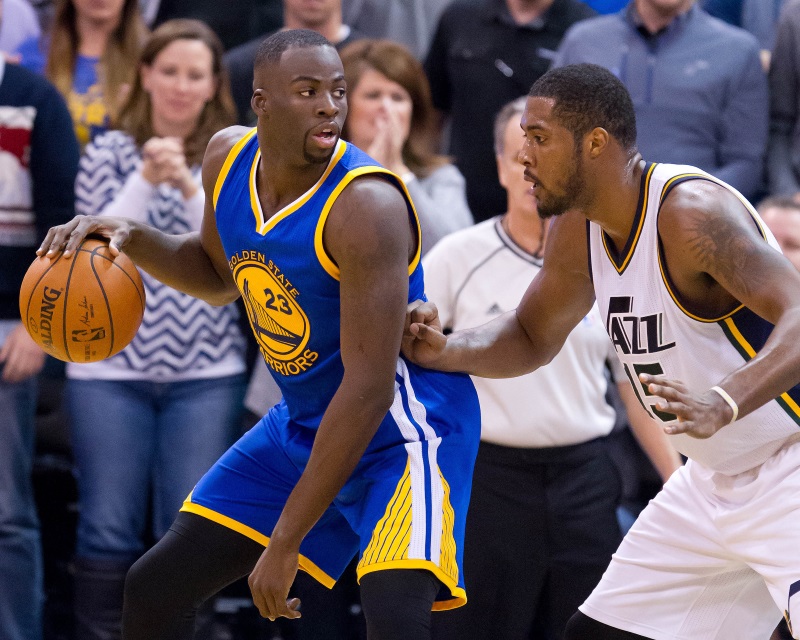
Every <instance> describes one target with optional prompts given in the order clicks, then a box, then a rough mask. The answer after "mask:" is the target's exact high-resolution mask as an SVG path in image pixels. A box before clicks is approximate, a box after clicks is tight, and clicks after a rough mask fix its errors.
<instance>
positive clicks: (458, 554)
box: [182, 359, 480, 610]
mask: <svg viewBox="0 0 800 640" xmlns="http://www.w3.org/2000/svg"><path fill="white" fill-rule="evenodd" d="M315 433H316V430H315V429H311V428H308V427H303V426H300V425H298V424H297V423H294V422H293V421H292V420H291V419H290V417H289V410H288V408H287V407H286V404H285V403H284V402H280V403H279V404H278V405H276V406H275V407H273V408H272V410H270V412H269V413H268V414H267V415H266V416H264V418H262V419H261V421H259V423H258V424H256V426H254V427H253V428H252V429H250V431H248V432H247V433H246V434H245V435H244V436H242V438H241V439H240V440H239V441H238V442H237V443H236V444H235V445H233V447H231V448H230V449H229V450H228V451H227V452H226V453H225V454H224V455H223V456H222V457H221V458H220V459H219V460H218V461H217V463H216V464H215V465H214V466H213V467H212V468H211V469H210V470H209V471H208V473H206V475H205V476H204V477H203V478H202V479H201V480H200V482H198V484H197V486H196V487H195V488H194V490H193V491H192V493H191V494H190V495H189V497H188V498H187V499H186V502H185V503H184V505H183V508H182V510H183V511H188V512H191V513H195V514H198V515H201V516H204V517H206V518H209V519H210V520H213V521H215V522H217V523H219V524H222V525H224V526H226V527H229V528H231V529H233V530H235V531H238V532H239V533H242V534H243V535H246V536H247V537H249V538H251V539H253V540H255V541H257V542H259V543H261V544H263V545H265V546H266V545H267V544H269V536H270V534H271V532H272V530H273V528H274V527H275V524H276V523H277V521H278V518H279V517H280V515H281V511H282V510H283V506H284V504H285V503H286V500H287V498H288V496H289V494H290V493H291V491H292V489H293V488H294V486H295V484H296V483H297V481H298V479H299V477H300V474H301V473H302V472H303V469H304V468H305V465H306V463H307V461H308V457H309V454H310V452H311V447H312V445H313V443H314V435H315ZM479 439H480V410H479V407H478V398H477V395H476V393H475V389H474V387H473V385H472V381H471V380H470V379H469V377H468V376H466V375H462V374H444V373H441V372H436V371H429V370H426V369H422V368H419V367H415V366H414V365H412V364H408V363H406V362H405V361H403V360H402V359H401V360H398V369H397V375H396V378H395V396H394V402H393V405H392V408H391V410H390V411H389V413H388V414H387V415H386V417H385V418H384V420H383V421H382V422H381V425H380V427H379V428H378V431H377V433H376V434H375V436H374V437H373V439H372V441H371V442H370V444H369V446H368V448H367V450H366V452H365V454H364V456H363V457H362V459H361V460H360V462H359V464H358V466H357V467H356V469H355V471H354V472H353V474H352V476H351V477H350V479H349V480H348V481H347V483H346V484H345V485H344V487H343V488H342V490H341V491H340V492H339V494H338V495H337V497H336V499H335V500H334V502H333V504H331V506H330V507H329V508H328V509H327V510H326V511H325V513H324V514H323V516H322V517H321V518H320V519H319V521H318V522H317V524H316V525H315V526H314V527H313V528H312V529H311V531H310V532H309V533H308V535H307V536H306V537H305V539H304V540H303V542H302V544H301V545H300V569H302V570H304V571H306V572H307V573H309V574H310V575H311V576H313V577H314V578H316V579H317V580H318V581H319V582H321V583H322V584H324V585H325V586H327V587H329V588H330V587H332V586H333V584H334V583H335V581H336V580H337V579H338V578H339V576H340V575H341V573H342V572H343V571H344V569H345V568H346V567H347V565H348V564H349V562H350V560H351V559H352V558H353V556H354V555H355V553H356V552H357V551H360V562H359V563H358V570H357V573H358V579H359V580H360V579H361V577H362V576H363V575H365V574H367V573H370V572H372V571H380V570H382V569H426V570H428V571H431V572H432V573H433V574H434V575H435V576H436V577H437V578H438V579H439V580H440V581H441V583H442V585H443V586H442V589H441V590H440V593H439V595H438V596H437V600H436V602H435V603H434V606H433V609H434V610H444V609H452V608H455V607H458V606H461V605H462V604H464V603H465V602H466V592H465V590H464V577H463V570H462V556H463V547H464V526H465V522H466V514H467V506H468V504H469V494H470V486H471V483H472V469H473V465H474V462H475V456H476V454H477V449H478V441H479Z"/></svg>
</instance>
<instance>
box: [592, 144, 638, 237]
mask: <svg viewBox="0 0 800 640" xmlns="http://www.w3.org/2000/svg"><path fill="white" fill-rule="evenodd" d="M644 168H645V162H644V160H642V156H641V155H639V154H638V153H637V154H636V155H635V156H633V157H632V158H631V159H630V160H629V161H628V162H620V163H613V164H612V166H610V167H609V169H608V171H607V172H605V173H604V175H602V176H600V177H599V178H600V179H599V180H598V187H597V188H596V189H594V198H593V199H592V202H591V204H590V205H589V206H587V207H586V209H585V210H584V215H585V216H586V217H587V218H589V220H591V221H592V222H596V223H597V224H599V225H600V226H601V227H602V228H603V230H604V231H605V232H606V233H607V234H608V235H609V236H610V237H611V239H612V240H613V241H614V244H615V245H616V246H617V248H618V249H621V248H622V247H624V246H625V243H626V242H627V241H628V238H629V237H630V234H631V230H632V228H633V223H634V220H635V219H636V213H637V208H638V206H639V195H640V191H641V185H642V172H643V171H644Z"/></svg>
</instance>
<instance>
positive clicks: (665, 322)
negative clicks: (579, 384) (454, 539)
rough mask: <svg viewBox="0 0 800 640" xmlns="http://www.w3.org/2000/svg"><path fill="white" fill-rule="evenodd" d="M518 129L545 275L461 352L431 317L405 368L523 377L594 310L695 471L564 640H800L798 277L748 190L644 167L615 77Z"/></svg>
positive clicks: (629, 545) (539, 103)
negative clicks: (541, 234) (786, 635)
mask: <svg viewBox="0 0 800 640" xmlns="http://www.w3.org/2000/svg"><path fill="white" fill-rule="evenodd" d="M521 126H522V131H523V133H524V135H525V145H524V147H523V150H522V152H521V153H520V157H519V160H520V162H521V163H522V164H523V165H525V175H526V178H527V179H528V180H529V181H530V182H531V183H532V184H533V187H532V190H533V194H534V195H535V197H536V200H537V203H538V208H539V213H540V215H542V216H543V217H552V218H553V222H552V226H551V229H550V235H549V239H548V244H547V247H546V250H545V257H544V266H543V267H542V270H541V271H540V273H539V274H538V276H537V277H536V278H535V279H534V280H533V282H532V283H531V285H530V287H529V288H528V290H527V292H526V293H525V295H524V296H523V299H522V301H521V302H520V304H519V307H518V308H517V309H516V311H513V312H510V313H508V314H505V315H504V316H501V317H499V318H498V319H496V320H494V321H492V322H490V323H488V324H485V325H483V326H481V327H478V328H475V329H468V330H463V331H458V332H455V333H453V334H450V335H449V336H445V335H443V334H442V333H441V331H440V324H439V322H438V318H437V312H436V308H435V306H433V305H431V304H429V303H426V304H424V305H421V306H418V307H416V308H415V309H413V310H412V311H411V314H410V318H409V326H408V329H407V333H406V338H405V339H404V345H403V348H404V351H405V353H406V354H407V355H408V356H410V357H411V358H412V359H414V360H415V361H416V362H418V363H420V364H423V365H425V366H429V367H434V368H438V369H444V370H450V371H465V372H468V373H471V374H473V375H478V376H483V377H490V378H491V377H512V376H517V375H520V374H523V373H527V372H529V371H532V370H533V369H536V368H537V367H539V366H542V365H545V364H546V363H548V362H549V361H550V360H551V359H552V358H553V356H554V355H555V354H556V353H558V351H559V349H560V348H561V345H562V344H563V343H564V340H565V338H566V336H567V335H568V334H569V333H570V331H571V330H572V328H573V327H574V326H575V325H576V324H577V323H578V322H579V321H580V320H581V318H583V317H584V315H585V314H586V313H587V312H588V311H589V309H590V308H591V306H592V303H593V301H594V300H595V298H596V299H597V303H598V305H599V307H600V310H601V315H602V317H603V320H604V322H605V324H606V329H607V331H608V334H609V336H610V337H611V340H612V342H613V343H614V345H615V348H616V351H617V354H618V356H619V358H620V360H621V361H622V364H623V367H624V369H625V371H626V373H627V375H628V377H629V379H630V381H631V383H632V385H633V387H634V390H635V391H636V393H637V395H638V397H639V400H640V401H641V403H642V404H643V406H644V407H645V408H646V409H647V410H648V411H649V412H650V414H651V415H652V416H653V417H654V418H656V419H657V420H659V421H660V422H661V423H662V425H663V429H664V431H665V432H666V433H667V434H669V435H670V436H671V440H672V441H673V444H674V445H675V447H676V448H677V449H678V450H679V451H681V452H682V453H684V454H685V455H686V456H688V458H689V462H688V463H687V464H686V465H685V466H684V467H683V468H682V469H681V470H679V471H678V472H677V473H675V474H673V476H672V477H671V479H670V480H669V481H668V482H667V484H666V485H665V487H664V489H663V491H662V492H661V493H660V494H659V495H658V496H657V497H656V498H655V500H654V501H653V502H651V504H650V505H649V506H648V507H647V508H646V509H645V511H644V512H643V513H642V514H641V516H640V517H639V519H638V520H637V522H636V523H635V524H634V526H633V528H632V529H631V531H630V532H629V533H628V535H627V536H626V537H625V539H624V541H623V542H622V544H621V545H620V548H619V550H618V551H617V553H616V554H615V555H614V558H613V559H612V561H611V564H610V566H609V568H608V570H607V571H606V573H605V575H604V576H603V578H602V579H601V581H600V583H599V585H598V586H597V587H596V588H595V590H594V592H593V593H592V595H591V596H590V597H589V598H588V600H587V601H586V602H585V603H584V604H583V605H582V606H581V607H580V611H579V612H578V613H576V614H575V616H573V618H572V619H571V620H570V622H569V624H568V627H567V632H566V636H565V638H566V640H631V639H634V638H652V639H655V640H722V639H726V640H728V639H731V640H763V639H764V638H767V637H769V635H770V633H771V631H772V630H773V629H774V628H775V624H776V623H777V621H778V620H779V619H780V616H781V614H783V615H784V616H785V617H786V618H787V622H789V625H790V626H792V625H793V627H794V635H793V637H794V638H800V387H798V386H796V385H798V382H800V274H798V272H797V270H795V269H794V267H793V266H792V265H791V263H790V262H789V261H788V260H787V259H786V258H785V257H784V256H782V255H781V253H780V251H779V249H778V248H777V243H776V242H775V239H774V238H773V236H772V234H771V233H770V232H769V231H768V230H767V228H766V226H764V225H763V223H762V222H761V220H760V218H759V217H758V214H756V212H755V211H754V210H753V208H752V207H751V206H750V204H749V203H748V202H747V201H746V200H744V199H743V198H742V197H741V196H740V195H739V194H738V193H737V192H736V191H735V190H734V189H732V188H731V187H729V186H728V185H726V184H724V183H722V182H720V181H719V180H716V179H715V178H713V177H712V176H710V175H708V174H706V173H703V172H702V171H700V170H698V169H695V168H692V167H686V166H676V165H663V164H652V163H646V162H645V161H644V160H643V159H642V157H641V156H640V155H639V154H638V152H637V151H636V124H635V116H634V110H633V105H632V103H631V99H630V96H629V95H628V93H627V91H626V89H625V87H624V86H623V85H622V83H620V82H619V81H618V80H617V79H616V78H615V77H614V76H613V75H612V74H611V73H610V72H608V71H606V70H605V69H603V68H601V67H598V66H595V65H574V66H568V67H562V68H560V69H556V70H553V71H551V72H549V73H547V74H545V75H544V76H542V77H541V78H540V79H539V80H538V81H537V82H536V83H535V84H534V85H533V87H532V88H531V92H530V94H529V97H528V102H527V106H526V110H525V112H524V114H523V116H522V122H521ZM500 285H501V283H498V286H500ZM479 578H480V577H479V576H466V580H467V581H469V580H475V579H479ZM500 596H502V594H500Z"/></svg>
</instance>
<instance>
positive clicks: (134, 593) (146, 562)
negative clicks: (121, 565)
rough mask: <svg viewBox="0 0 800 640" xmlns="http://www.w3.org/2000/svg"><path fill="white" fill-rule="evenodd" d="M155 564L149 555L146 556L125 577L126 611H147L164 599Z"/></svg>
mask: <svg viewBox="0 0 800 640" xmlns="http://www.w3.org/2000/svg"><path fill="white" fill-rule="evenodd" d="M154 564H155V563H153V561H152V560H151V559H150V558H149V556H148V554H145V555H144V556H142V557H141V558H139V560H137V561H136V562H135V563H134V565H133V566H132V567H131V568H130V569H129V570H128V575H127V576H126V577H125V608H126V609H130V610H138V611H142V610H147V609H148V608H149V607H150V606H151V604H152V603H153V602H154V601H155V602H158V600H159V599H160V598H161V597H162V595H163V594H161V593H159V588H158V587H159V580H158V579H157V578H156V571H155V569H156V567H155V566H153V565H154Z"/></svg>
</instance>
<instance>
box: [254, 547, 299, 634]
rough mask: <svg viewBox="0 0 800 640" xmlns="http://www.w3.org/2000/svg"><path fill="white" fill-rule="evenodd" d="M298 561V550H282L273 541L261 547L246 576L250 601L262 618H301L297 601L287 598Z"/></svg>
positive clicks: (296, 599)
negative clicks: (251, 600) (251, 568)
mask: <svg viewBox="0 0 800 640" xmlns="http://www.w3.org/2000/svg"><path fill="white" fill-rule="evenodd" d="M298 563H299V551H297V550H289V549H284V548H283V547H281V546H280V545H279V544H278V543H277V542H274V541H272V542H270V544H269V546H268V547H267V548H266V549H264V553H262V554H261V557H260V558H259V559H258V562H256V566H255V568H254V569H253V572H252V573H251V574H250V577H249V578H248V579H247V584H248V585H250V593H251V594H252V596H253V604H255V605H256V608H257V609H258V612H259V613H260V614H261V616H262V617H264V618H269V619H270V620H275V619H277V618H299V617H300V611H298V609H299V608H300V600H299V599H298V598H291V599H289V598H288V595H289V589H290V588H291V586H292V583H293V582H294V578H295V576H296V575H297V569H298V566H299V565H298Z"/></svg>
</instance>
